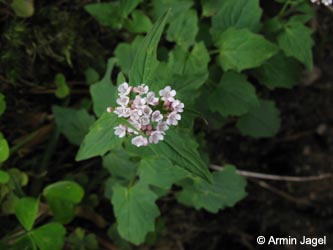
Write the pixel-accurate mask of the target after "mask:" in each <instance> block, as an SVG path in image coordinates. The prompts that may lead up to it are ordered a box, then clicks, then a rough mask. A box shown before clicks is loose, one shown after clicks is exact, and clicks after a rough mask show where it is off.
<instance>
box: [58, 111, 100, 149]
mask: <svg viewBox="0 0 333 250" xmlns="http://www.w3.org/2000/svg"><path fill="white" fill-rule="evenodd" d="M52 111H53V114H54V116H55V120H56V124H57V127H58V128H59V130H60V132H61V133H62V134H64V135H65V136H66V138H67V139H68V140H69V141H70V143H72V144H75V145H80V144H81V142H82V141H83V138H84V136H85V135H86V134H87V133H88V131H89V128H90V126H91V125H92V124H93V123H94V121H95V118H94V117H93V116H91V115H89V114H88V112H87V111H86V110H85V109H80V110H76V109H70V108H62V107H59V106H53V107H52Z"/></svg>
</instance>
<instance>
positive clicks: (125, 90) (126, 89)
mask: <svg viewBox="0 0 333 250" xmlns="http://www.w3.org/2000/svg"><path fill="white" fill-rule="evenodd" d="M131 88H132V87H130V86H128V83H127V82H124V83H122V84H120V85H119V87H118V92H119V95H128V94H129V93H130V92H131Z"/></svg>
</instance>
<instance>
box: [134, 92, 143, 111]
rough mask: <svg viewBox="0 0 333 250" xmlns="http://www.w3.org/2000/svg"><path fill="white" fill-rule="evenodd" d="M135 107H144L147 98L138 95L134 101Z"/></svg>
mask: <svg viewBox="0 0 333 250" xmlns="http://www.w3.org/2000/svg"><path fill="white" fill-rule="evenodd" d="M133 104H134V107H135V108H137V109H142V108H143V107H144V106H145V104H146V98H142V97H141V96H138V95H137V96H136V97H135V99H134V101H133Z"/></svg>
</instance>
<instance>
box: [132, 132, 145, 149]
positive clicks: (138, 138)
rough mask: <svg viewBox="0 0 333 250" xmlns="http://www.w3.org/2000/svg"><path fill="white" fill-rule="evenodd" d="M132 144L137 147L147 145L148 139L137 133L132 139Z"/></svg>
mask: <svg viewBox="0 0 333 250" xmlns="http://www.w3.org/2000/svg"><path fill="white" fill-rule="evenodd" d="M132 144H133V145H135V146H137V147H141V146H146V145H148V140H147V138H144V137H143V136H142V135H139V136H136V137H134V138H133V139H132Z"/></svg>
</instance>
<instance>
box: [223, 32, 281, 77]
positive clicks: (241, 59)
mask: <svg viewBox="0 0 333 250" xmlns="http://www.w3.org/2000/svg"><path fill="white" fill-rule="evenodd" d="M217 46H218V47H219V50H220V55H219V63H220V65H221V66H222V68H223V70H224V71H227V70H229V69H233V70H235V71H238V72H240V71H242V70H244V69H250V68H255V67H258V66H260V65H261V64H263V63H264V62H265V61H266V60H267V59H269V58H271V57H272V56H273V55H274V54H276V52H277V51H278V49H277V47H276V46H275V45H274V44H273V43H271V42H269V41H268V40H266V39H265V38H264V37H263V36H261V35H257V34H254V33H252V32H250V31H248V30H246V29H240V30H237V29H234V28H230V29H228V30H227V31H226V32H224V33H222V34H221V36H220V37H219V39H218V41H217Z"/></svg>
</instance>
